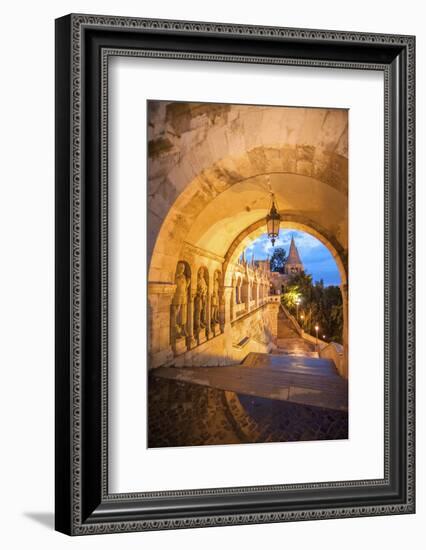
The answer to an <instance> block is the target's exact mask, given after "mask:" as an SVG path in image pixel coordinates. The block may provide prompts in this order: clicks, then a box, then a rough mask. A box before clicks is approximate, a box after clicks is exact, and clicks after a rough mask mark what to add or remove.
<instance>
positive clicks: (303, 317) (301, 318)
mask: <svg viewBox="0 0 426 550" xmlns="http://www.w3.org/2000/svg"><path fill="white" fill-rule="evenodd" d="M300 320H301V321H302V327H303V328H304V327H305V316H304V314H303V313H301V314H300Z"/></svg>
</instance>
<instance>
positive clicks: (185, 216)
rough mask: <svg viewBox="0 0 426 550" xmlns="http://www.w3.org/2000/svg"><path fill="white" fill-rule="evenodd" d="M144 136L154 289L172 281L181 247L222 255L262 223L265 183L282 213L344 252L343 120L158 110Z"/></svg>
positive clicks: (242, 110)
mask: <svg viewBox="0 0 426 550" xmlns="http://www.w3.org/2000/svg"><path fill="white" fill-rule="evenodd" d="M148 133H149V158H148V168H149V191H148V210H149V229H148V245H149V246H148V254H149V256H151V254H152V252H153V251H155V254H154V256H155V259H154V256H153V257H152V260H153V264H154V265H153V267H154V269H155V270H156V272H155V274H154V275H153V277H154V279H155V280H157V278H160V280H168V279H170V277H172V275H171V273H172V271H173V269H174V267H173V261H174V257H173V255H176V254H178V253H179V250H180V248H181V246H182V245H183V243H184V242H185V241H186V242H190V243H192V244H195V245H197V246H200V247H202V248H207V249H211V250H212V251H214V252H215V253H217V254H219V255H221V256H223V255H224V254H225V253H226V247H227V246H228V244H230V243H231V242H232V240H233V239H234V238H235V236H236V235H237V234H238V233H240V232H241V228H242V226H243V225H245V226H246V227H247V226H249V225H250V224H251V223H253V222H254V221H256V220H258V219H260V218H262V217H263V216H265V215H266V212H267V208H268V206H269V199H268V187H267V183H266V180H265V177H264V176H262V175H264V174H270V180H271V185H272V188H273V190H274V192H275V193H276V194H277V198H278V201H279V208H280V210H285V211H290V212H296V211H301V210H303V213H304V215H305V216H307V217H313V218H314V219H316V220H317V221H318V223H319V224H320V225H325V226H327V229H328V230H329V231H330V232H332V233H333V234H335V235H336V238H338V239H339V240H340V241H341V244H342V246H343V247H344V248H346V244H347V243H346V238H347V237H346V226H345V219H344V218H345V214H346V200H347V199H346V197H347V154H348V143H347V138H348V131H347V114H346V112H345V111H341V110H330V109H305V108H297V109H295V108H292V109H289V108H278V109H276V108H268V107H250V106H235V105H231V106H230V105H214V104H210V105H209V104H181V103H167V102H159V103H158V102H157V103H153V108H152V109H150V116H149V128H148ZM237 214H238V216H237ZM237 218H238V219H237ZM154 246H155V249H154ZM171 251H172V252H171ZM151 265H152V264H151Z"/></svg>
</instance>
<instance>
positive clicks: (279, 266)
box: [269, 248, 286, 273]
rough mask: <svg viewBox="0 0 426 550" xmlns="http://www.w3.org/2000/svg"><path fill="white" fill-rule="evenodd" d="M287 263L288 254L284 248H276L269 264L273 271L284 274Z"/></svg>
mask: <svg viewBox="0 0 426 550" xmlns="http://www.w3.org/2000/svg"><path fill="white" fill-rule="evenodd" d="M285 262H286V253H285V250H284V248H275V250H274V253H273V254H272V257H271V259H270V262H269V266H270V269H271V271H275V272H278V273H284V265H285Z"/></svg>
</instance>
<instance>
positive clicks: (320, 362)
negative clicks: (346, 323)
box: [153, 353, 348, 411]
mask: <svg viewBox="0 0 426 550" xmlns="http://www.w3.org/2000/svg"><path fill="white" fill-rule="evenodd" d="M153 375H154V376H158V377H161V378H167V379H172V380H176V381H180V382H187V383H191V384H199V385H203V386H208V387H212V388H217V389H221V390H227V391H233V392H235V393H237V394H244V395H253V396H257V397H265V398H268V399H276V400H281V401H290V402H293V403H299V404H305V405H310V406H315V407H321V408H326V409H333V410H339V411H347V407H348V385H347V381H346V380H344V379H343V378H341V377H340V376H339V375H338V373H337V371H336V369H335V367H334V363H333V362H332V361H330V360H329V359H318V358H311V357H286V356H281V355H271V354H266V353H250V354H248V356H247V357H246V358H245V359H244V361H243V363H242V364H240V365H233V366H223V367H180V368H176V367H162V368H159V369H156V370H155V371H154V372H153Z"/></svg>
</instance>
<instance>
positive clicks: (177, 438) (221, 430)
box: [148, 375, 348, 447]
mask: <svg viewBox="0 0 426 550" xmlns="http://www.w3.org/2000/svg"><path fill="white" fill-rule="evenodd" d="M347 437H348V415H347V412H344V411H333V410H330V409H322V408H320V407H311V406H307V405H300V404H297V403H290V402H288V401H280V400H274V399H269V398H263V397H258V396H253V395H245V394H237V393H235V392H232V391H226V390H221V389H217V388H211V387H208V386H203V385H198V384H191V383H187V382H179V381H177V380H173V379H166V378H160V377H157V376H156V375H151V376H150V379H149V404H148V445H149V447H180V446H194V445H226V444H232V443H266V442H287V441H309V440H325V439H347Z"/></svg>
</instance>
